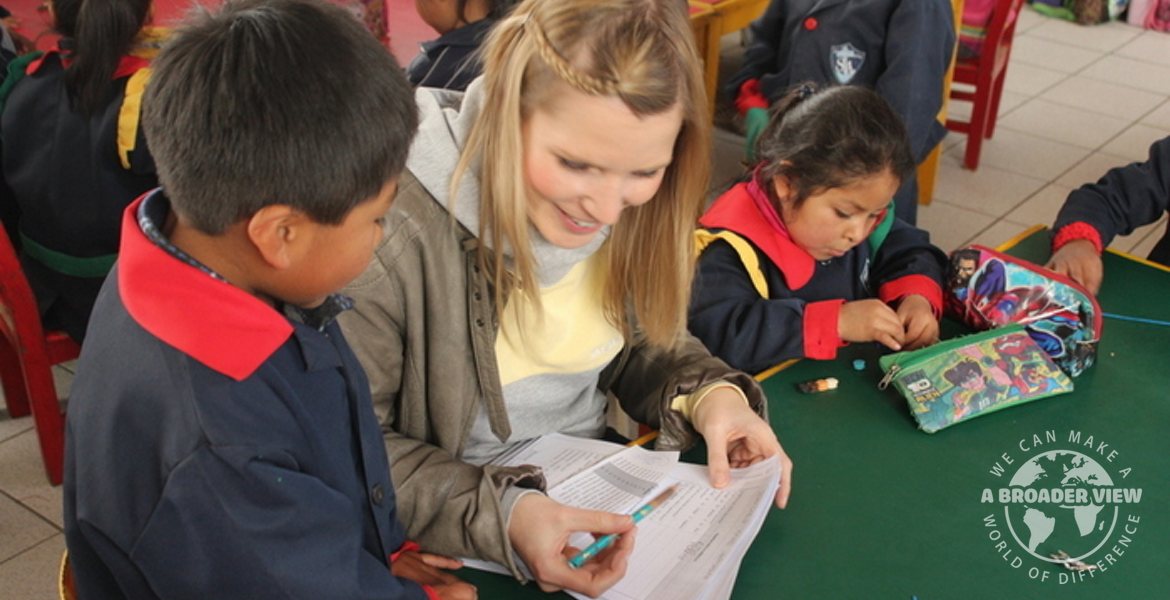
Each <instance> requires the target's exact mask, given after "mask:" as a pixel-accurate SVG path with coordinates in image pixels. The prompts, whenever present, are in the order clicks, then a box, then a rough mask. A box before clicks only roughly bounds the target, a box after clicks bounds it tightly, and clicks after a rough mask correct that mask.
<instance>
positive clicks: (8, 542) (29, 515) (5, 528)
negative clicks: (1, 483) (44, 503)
mask: <svg viewBox="0 0 1170 600" xmlns="http://www.w3.org/2000/svg"><path fill="white" fill-rule="evenodd" d="M58 533H60V532H59V531H57V529H56V528H54V527H53V526H52V525H50V524H48V523H46V522H45V520H44V519H42V518H40V517H39V516H37V514H36V513H34V512H32V511H30V510H29V509H27V508H25V507H23V506H21V505H20V504H17V503H16V502H14V501H13V500H12V498H9V497H8V496H5V495H3V494H0V563H3V562H4V561H6V560H8V559H10V558H12V557H13V556H16V555H17V554H20V553H21V552H24V551H25V550H28V549H29V548H32V547H33V546H36V545H37V544H39V543H41V542H43V541H45V540H47V539H49V538H51V537H53V536H54V535H57V534H58ZM5 581H6V580H5ZM4 587H7V586H4Z"/></svg>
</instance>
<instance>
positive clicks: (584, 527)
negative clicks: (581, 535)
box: [508, 494, 634, 597]
mask: <svg viewBox="0 0 1170 600" xmlns="http://www.w3.org/2000/svg"><path fill="white" fill-rule="evenodd" d="M578 531H587V532H590V533H592V534H594V535H595V536H598V537H600V536H602V535H606V534H610V533H617V534H620V536H619V537H618V540H617V542H615V543H614V544H613V545H612V546H610V547H609V548H608V549H606V550H604V551H602V552H601V553H600V554H598V555H597V556H595V557H593V558H592V559H590V560H589V561H588V562H586V563H585V564H584V565H582V566H581V567H579V568H576V569H574V568H573V567H570V566H569V559H570V558H572V557H573V555H574V554H576V553H577V552H578V551H579V550H580V549H579V548H575V547H573V546H570V545H569V536H570V535H572V534H574V533H576V532H578ZM508 539H510V540H511V541H512V547H513V548H514V549H515V550H516V552H517V554H519V555H520V558H522V559H524V563H525V564H527V565H528V569H529V570H530V571H532V576H533V577H534V578H535V579H536V582H537V583H538V584H539V585H540V589H542V590H544V591H546V592H555V591H559V590H561V589H568V590H572V591H574V592H580V593H582V594H585V595H587V596H593V597H596V596H600V595H601V593H602V592H604V591H605V590H608V589H609V588H610V587H612V586H613V584H615V583H617V582H618V581H619V580H620V579H621V578H622V577H624V576H625V574H626V567H627V566H628V564H629V560H630V554H631V553H633V551H634V521H633V519H631V518H630V517H629V515H618V514H614V513H607V512H600V511H595V510H584V509H580V508H573V507H571V506H565V505H563V504H560V503H558V502H556V501H555V500H553V499H551V498H549V497H548V496H545V495H544V494H524V495H523V496H521V497H520V499H519V500H517V501H516V505H515V506H514V507H512V518H511V522H510V523H509V524H508Z"/></svg>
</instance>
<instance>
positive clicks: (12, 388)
mask: <svg viewBox="0 0 1170 600" xmlns="http://www.w3.org/2000/svg"><path fill="white" fill-rule="evenodd" d="M0 334H2V335H0V383H3V386H4V399H5V401H6V402H7V403H8V413H9V414H11V415H12V416H13V417H23V416H25V415H27V414H29V410H30V408H31V410H32V415H33V423H34V424H35V426H36V430H37V439H38V440H39V441H40V444H41V458H42V459H44V461H45V472H46V473H47V474H48V475H49V483H51V484H53V485H58V484H60V483H61V471H62V468H63V466H64V465H63V461H64V458H65V416H64V414H62V412H61V406H60V404H58V403H57V387H56V385H55V384H54V383H53V373H52V371H51V370H50V367H51V366H52V365H55V364H57V363H62V362H65V361H67V360H72V359H74V358H77V355H78V353H79V352H80V351H81V348H80V347H79V346H78V345H77V343H76V342H74V341H73V339H72V338H70V337H69V336H67V335H65V333H63V332H60V331H50V332H47V333H46V332H45V331H44V330H43V329H42V328H41V316H40V312H39V311H38V310H37V301H36V298H35V297H34V296H33V292H32V288H30V287H29V285H28V279H26V278H25V276H24V271H23V270H22V269H21V267H20V259H18V258H17V256H16V251H15V250H14V249H13V247H12V242H11V241H9V239H8V233H7V232H5V231H4V228H3V227H0Z"/></svg>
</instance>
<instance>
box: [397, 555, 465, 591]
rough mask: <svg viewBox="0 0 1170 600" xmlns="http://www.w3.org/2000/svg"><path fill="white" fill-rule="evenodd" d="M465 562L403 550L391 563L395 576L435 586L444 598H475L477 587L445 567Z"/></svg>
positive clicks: (460, 565)
mask: <svg viewBox="0 0 1170 600" xmlns="http://www.w3.org/2000/svg"><path fill="white" fill-rule="evenodd" d="M462 566H463V563H462V562H460V561H458V560H456V559H454V558H448V557H446V556H440V555H438V554H430V553H428V552H416V551H410V552H403V553H402V554H400V555H398V557H397V558H396V559H394V562H393V563H391V564H390V572H391V573H393V574H394V576H395V577H401V578H403V579H409V580H411V581H414V582H416V583H419V584H421V585H429V586H431V587H432V588H434V590H435V592H436V593H438V594H439V597H440V598H443V600H475V598H476V589H475V586H474V585H471V584H470V583H464V582H462V581H460V580H459V578H458V577H455V576H454V575H452V574H450V573H448V572H446V571H443V569H458V568H460V567H462Z"/></svg>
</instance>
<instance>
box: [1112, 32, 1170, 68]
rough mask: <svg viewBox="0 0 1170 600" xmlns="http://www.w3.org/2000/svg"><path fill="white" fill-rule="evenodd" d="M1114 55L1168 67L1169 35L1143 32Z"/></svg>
mask: <svg viewBox="0 0 1170 600" xmlns="http://www.w3.org/2000/svg"><path fill="white" fill-rule="evenodd" d="M1114 54H1116V55H1118V56H1125V57H1128V58H1134V59H1137V60H1144V61H1146V62H1153V63H1159V64H1163V65H1167V66H1170V35H1166V33H1164V32H1161V31H1153V30H1146V31H1143V32H1142V33H1141V35H1139V36H1137V37H1136V38H1134V39H1133V41H1131V42H1129V43H1127V44H1126V45H1124V46H1122V47H1120V48H1118V49H1117V51H1115V52H1114Z"/></svg>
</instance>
